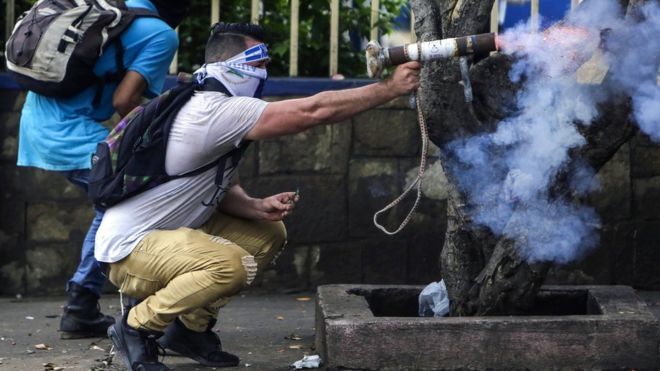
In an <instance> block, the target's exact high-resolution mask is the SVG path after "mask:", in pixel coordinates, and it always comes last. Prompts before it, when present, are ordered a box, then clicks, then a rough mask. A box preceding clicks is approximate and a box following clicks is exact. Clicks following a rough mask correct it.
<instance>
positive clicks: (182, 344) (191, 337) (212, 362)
mask: <svg viewBox="0 0 660 371" xmlns="http://www.w3.org/2000/svg"><path fill="white" fill-rule="evenodd" d="M214 324H215V321H213V322H212V323H211V325H209V327H208V328H207V329H206V331H204V332H196V331H192V330H188V329H187V328H186V326H184V325H183V323H181V321H179V319H178V318H177V319H176V320H175V321H174V323H172V324H171V325H169V326H168V327H167V329H165V334H164V335H163V336H162V337H161V338H160V339H158V343H159V344H160V345H161V346H162V347H163V348H166V349H170V350H173V351H175V352H177V353H179V354H181V355H182V356H186V357H188V358H192V359H194V360H195V361H197V362H199V363H201V364H203V365H204V366H209V367H234V366H237V365H238V362H239V358H238V357H237V356H235V355H233V354H231V353H227V352H223V351H222V343H221V342H220V337H219V336H218V334H216V333H215V332H213V331H212V330H211V329H212V328H213V325H214Z"/></svg>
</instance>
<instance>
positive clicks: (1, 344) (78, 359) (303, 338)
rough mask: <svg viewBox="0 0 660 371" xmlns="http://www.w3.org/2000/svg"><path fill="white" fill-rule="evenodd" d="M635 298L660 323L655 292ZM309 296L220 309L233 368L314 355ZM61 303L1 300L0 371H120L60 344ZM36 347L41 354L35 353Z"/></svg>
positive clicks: (190, 366)
mask: <svg viewBox="0 0 660 371" xmlns="http://www.w3.org/2000/svg"><path fill="white" fill-rule="evenodd" d="M638 294H639V295H640V296H641V297H642V298H644V299H645V300H646V302H647V303H648V304H649V306H650V308H651V310H652V311H653V312H654V314H655V315H656V316H657V317H658V318H660V291H640V292H638ZM313 295H314V294H313V293H301V294H296V295H284V294H268V293H253V292H248V293H246V294H245V295H243V296H241V297H240V298H237V299H236V300H234V301H233V302H232V303H230V304H229V305H228V306H227V307H225V308H224V309H223V311H222V313H221V318H220V321H219V322H220V323H219V325H217V326H216V330H217V331H219V333H220V335H221V338H222V340H223V345H224V348H225V349H226V350H228V351H231V352H233V353H235V354H237V355H238V356H239V357H241V364H240V366H239V367H237V368H241V369H246V370H250V371H252V370H255V371H256V370H259V371H261V370H263V371H266V370H269V371H270V370H287V369H289V367H288V365H289V364H291V363H292V362H294V361H296V360H298V359H300V358H302V356H303V355H305V354H315V352H314V349H313V344H314V300H313V298H314V296H313ZM63 303H64V298H38V299H22V300H15V299H6V298H5V299H0V314H1V315H2V316H1V317H0V370H46V371H54V370H60V367H63V368H64V370H67V371H68V370H94V371H100V370H113V371H115V370H122V369H123V365H122V364H121V362H120V361H119V359H117V362H119V364H115V363H112V362H110V363H109V364H108V361H109V359H111V358H110V357H109V350H110V342H109V341H108V340H107V339H101V338H99V339H82V340H60V339H59V334H58V333H57V328H58V324H59V315H60V312H61V311H62V308H61V307H62V304H63ZM101 305H102V309H103V311H104V312H106V313H112V314H114V315H116V316H119V307H120V306H119V297H117V296H105V297H104V298H103V300H102V302H101ZM39 344H43V345H44V346H43V347H41V348H45V349H37V348H36V346H38V345H39ZM104 362H105V363H104ZM164 362H165V363H166V364H167V365H169V366H170V367H172V368H173V369H174V370H208V369H209V368H204V367H199V366H198V365H197V364H196V363H194V362H193V361H190V360H188V359H186V358H182V357H174V356H167V357H165V358H164ZM237 368H234V370H235V369H237Z"/></svg>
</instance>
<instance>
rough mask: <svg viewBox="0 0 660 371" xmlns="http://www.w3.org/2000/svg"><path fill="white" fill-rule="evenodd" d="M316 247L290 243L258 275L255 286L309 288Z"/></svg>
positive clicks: (285, 288)
mask: <svg viewBox="0 0 660 371" xmlns="http://www.w3.org/2000/svg"><path fill="white" fill-rule="evenodd" d="M313 250H314V248H313V247H310V246H301V245H291V244H290V245H288V246H286V247H285V249H284V250H283V251H282V253H281V254H280V255H279V256H278V257H277V259H276V260H275V261H274V262H273V264H272V265H271V266H268V267H266V269H264V271H263V272H260V273H259V274H258V275H257V279H256V280H255V282H254V283H253V284H252V286H253V287H262V288H266V289H280V290H282V289H284V290H307V289H309V274H310V266H311V261H312V260H314V257H313V256H312V255H313V254H314V251H313Z"/></svg>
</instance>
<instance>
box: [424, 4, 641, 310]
mask: <svg viewBox="0 0 660 371" xmlns="http://www.w3.org/2000/svg"><path fill="white" fill-rule="evenodd" d="M493 2H494V0H435V1H433V0H412V2H411V3H412V8H413V12H414V14H415V17H416V18H415V32H416V34H417V36H418V39H419V40H421V41H428V40H434V39H440V38H449V37H457V36H464V35H470V34H477V33H482V32H487V31H488V24H489V16H490V11H491V8H492V6H493ZM633 2H636V3H638V2H639V1H635V0H633ZM625 5H627V2H626V4H625ZM630 8H631V9H633V8H634V7H633V5H632V4H631V7H630ZM511 65H512V60H511V59H510V58H509V57H507V56H505V55H502V54H495V55H492V56H489V57H486V58H485V59H483V60H481V61H478V62H477V63H476V64H474V65H473V66H472V68H471V69H470V78H471V82H472V87H473V92H474V101H473V102H472V103H471V104H469V103H466V102H465V98H464V92H463V87H462V86H461V85H460V83H459V82H460V81H461V75H460V69H459V64H458V61H457V60H451V59H450V60H444V61H437V62H432V63H428V64H426V65H425V67H424V69H423V70H422V75H421V76H422V86H421V90H420V93H419V99H420V106H421V110H422V113H423V115H424V116H425V119H426V122H427V125H428V129H429V135H430V138H431V140H432V141H433V142H434V143H435V144H436V145H437V146H438V147H439V148H440V159H441V161H442V163H443V165H445V166H444V168H445V172H446V174H447V178H448V180H449V200H448V208H447V213H448V227H447V234H446V238H445V242H444V246H443V248H442V253H441V258H440V259H441V261H440V264H441V270H442V275H443V279H444V280H445V284H446V286H447V289H448V292H449V297H450V299H451V303H452V304H451V315H454V316H468V315H486V314H516V313H521V312H525V311H526V310H527V309H529V308H530V306H531V305H533V302H534V299H535V297H536V294H537V292H538V289H539V287H540V285H541V284H542V283H543V280H544V278H545V276H546V274H547V272H548V269H549V268H550V264H548V263H541V264H528V263H527V262H525V261H524V259H522V258H521V257H520V256H519V254H518V253H517V251H518V249H517V248H518V246H517V242H516V241H514V240H511V239H507V238H503V237H499V236H495V235H494V234H493V233H491V232H490V231H489V230H488V229H487V228H485V227H481V226H478V225H475V224H474V223H473V222H472V218H473V216H472V215H470V211H469V208H468V204H467V198H466V195H465V194H463V193H462V192H461V190H460V189H459V188H458V186H457V182H456V174H453V173H452V166H446V165H448V164H450V163H451V162H452V158H451V155H450V153H449V152H448V151H447V150H446V145H447V144H448V143H450V142H452V141H453V140H455V139H458V138H469V137H471V136H474V135H477V134H483V133H488V132H493V131H494V130H495V129H496V128H497V124H498V123H499V121H500V120H502V119H503V118H505V117H507V116H510V115H511V114H512V113H514V112H515V110H516V105H515V96H516V91H517V90H518V89H519V88H520V86H519V85H518V84H514V83H512V82H511V81H510V80H509V78H508V71H509V69H510V68H511ZM601 108H602V109H601V113H602V114H601V115H600V118H599V119H598V120H597V121H596V122H594V123H592V124H591V125H590V126H582V134H583V135H584V136H585V138H586V139H587V145H585V146H583V147H581V148H579V149H576V150H574V151H573V152H571V156H570V157H571V161H582V162H586V163H588V164H589V165H591V166H592V167H593V168H594V169H595V170H596V171H597V170H598V169H600V168H601V167H602V166H603V165H604V164H605V163H606V162H607V161H608V160H609V159H610V158H611V157H612V156H613V155H614V154H615V153H616V151H617V150H618V149H619V147H620V146H621V145H623V144H624V143H625V142H626V141H628V140H629V139H630V138H631V137H632V136H633V135H634V134H635V131H636V129H635V126H634V125H633V123H632V122H630V120H629V117H630V111H631V108H630V102H629V100H628V99H627V98H625V97H622V98H620V99H619V100H618V101H616V102H607V104H604V105H603V106H602V107H601ZM570 165H571V164H569V165H568V166H566V169H569V168H570ZM567 171H568V170H565V171H562V172H560V174H559V175H558V176H557V177H556V179H555V181H554V182H553V184H552V185H551V189H552V192H553V193H554V194H556V195H563V196H568V197H569V198H572V199H574V200H575V202H577V203H579V202H582V200H580V199H579V198H578V197H576V196H572V193H571V190H570V188H569V187H568V182H567V180H566V174H567Z"/></svg>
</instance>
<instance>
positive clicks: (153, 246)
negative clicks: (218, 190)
mask: <svg viewBox="0 0 660 371" xmlns="http://www.w3.org/2000/svg"><path fill="white" fill-rule="evenodd" d="M285 242H286V229H285V228H284V224H283V223H282V222H269V221H251V220H246V219H240V218H236V217H232V216H228V215H226V214H222V213H216V214H215V215H214V216H213V217H212V218H211V219H210V220H209V221H208V222H207V223H206V224H205V225H204V226H202V227H201V228H200V229H190V228H179V229H176V230H155V231H152V232H149V233H148V234H147V235H146V236H145V237H144V238H143V239H142V241H140V243H139V244H138V245H137V246H136V247H135V249H134V250H133V252H131V254H130V255H129V256H127V257H126V258H124V259H122V260H120V261H118V262H116V263H112V264H110V272H109V279H110V281H111V282H112V283H113V284H115V285H116V286H117V287H119V291H120V292H121V293H122V294H126V295H128V296H131V297H134V298H137V299H143V300H142V302H141V303H140V304H138V305H136V306H135V307H133V308H132V309H131V310H130V312H129V313H128V318H127V322H128V325H129V326H131V327H133V328H137V329H145V330H150V331H163V330H165V328H166V327H167V326H168V325H169V324H170V323H171V322H173V321H174V319H175V318H176V317H179V319H180V320H181V321H182V322H183V324H184V325H185V326H186V327H187V328H188V329H190V330H193V331H198V332H202V331H205V330H206V329H207V327H208V326H209V324H210V323H211V322H212V321H214V320H215V319H216V318H217V313H218V309H219V308H220V307H222V306H224V305H225V304H226V303H227V302H228V301H229V298H230V297H231V296H232V295H235V294H236V293H238V292H239V291H240V290H241V289H243V288H245V287H247V286H248V285H250V283H252V280H253V279H254V277H255V275H256V274H257V272H259V271H262V270H263V268H264V267H265V266H266V265H267V264H268V263H270V262H271V261H272V260H273V258H274V257H275V256H276V255H277V254H278V253H279V252H280V251H281V249H282V248H283V247H284V244H285Z"/></svg>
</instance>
